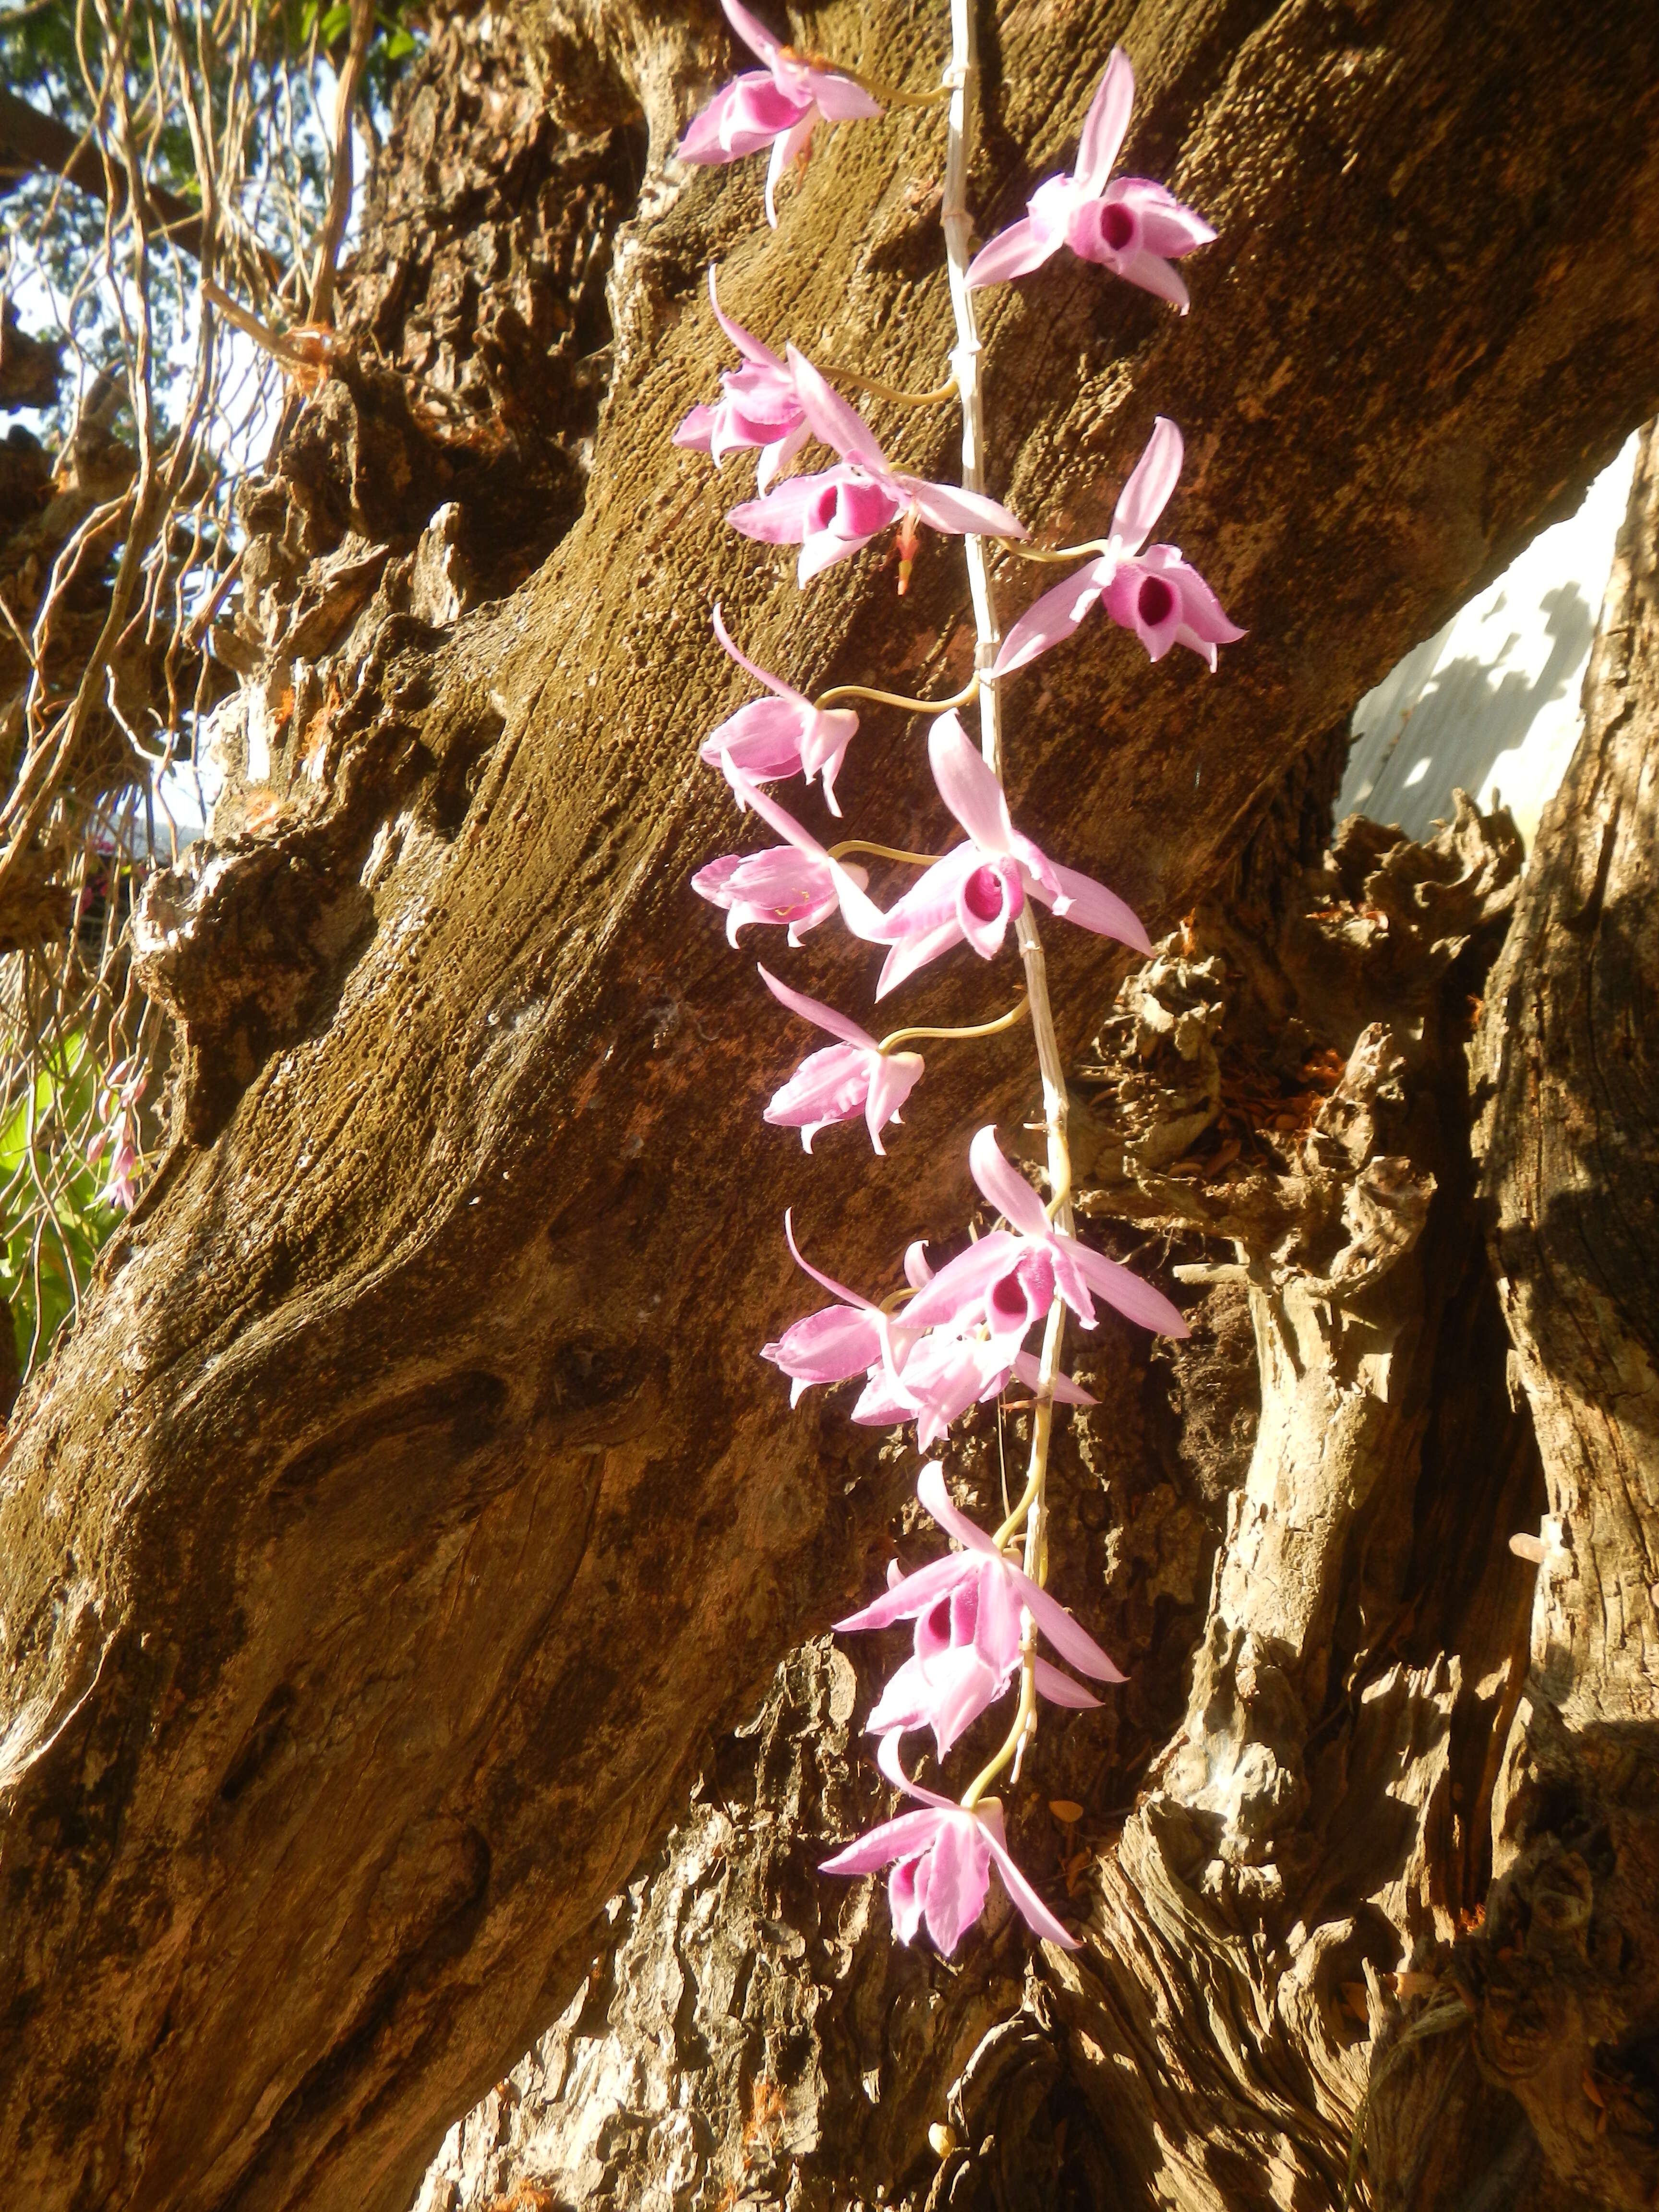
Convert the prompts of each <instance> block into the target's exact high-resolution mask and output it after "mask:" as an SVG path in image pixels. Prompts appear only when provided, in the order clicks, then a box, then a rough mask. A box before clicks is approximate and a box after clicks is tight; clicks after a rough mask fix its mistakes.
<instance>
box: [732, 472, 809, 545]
mask: <svg viewBox="0 0 1659 2212" xmlns="http://www.w3.org/2000/svg"><path fill="white" fill-rule="evenodd" d="M835 490H836V479H835V473H834V471H832V470H829V469H819V470H817V471H814V472H813V473H812V474H811V475H809V476H804V477H789V478H788V479H787V481H786V482H785V483H781V484H775V485H774V486H773V488H772V489H771V490H770V491H769V492H768V493H767V495H766V496H765V498H764V499H749V500H744V502H743V503H742V505H741V506H739V507H733V508H732V511H731V513H729V514H728V515H727V516H726V520H727V522H728V523H730V525H731V526H732V529H733V530H739V531H741V532H743V535H744V537H745V538H758V539H759V540H760V542H761V543H762V544H763V545H798V544H799V543H800V541H801V539H802V538H804V537H805V535H807V533H808V532H811V531H813V530H818V529H822V527H823V524H822V522H821V521H820V520H819V510H820V508H821V507H823V505H824V504H825V502H826V501H828V500H830V499H833V497H834V495H835Z"/></svg>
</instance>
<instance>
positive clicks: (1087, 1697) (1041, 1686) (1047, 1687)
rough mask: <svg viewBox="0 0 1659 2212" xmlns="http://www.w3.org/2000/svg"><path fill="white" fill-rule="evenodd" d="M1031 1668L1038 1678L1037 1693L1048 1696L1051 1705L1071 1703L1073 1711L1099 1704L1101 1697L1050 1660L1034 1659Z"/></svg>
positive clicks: (1085, 1709) (1121, 1677) (1083, 1710)
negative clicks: (1062, 1672) (1075, 1680)
mask: <svg viewBox="0 0 1659 2212" xmlns="http://www.w3.org/2000/svg"><path fill="white" fill-rule="evenodd" d="M1031 1668H1032V1672H1033V1674H1035V1676H1036V1689H1037V1695H1038V1696H1039V1697H1040V1698H1047V1699H1048V1703H1049V1704H1050V1705H1069V1706H1070V1707H1071V1709H1072V1711H1073V1712H1085V1711H1087V1710H1088V1708H1089V1707H1090V1706H1091V1705H1099V1703H1100V1699H1098V1698H1097V1697H1096V1696H1095V1695H1094V1694H1093V1692H1091V1691H1089V1690H1085V1688H1084V1686H1083V1685H1082V1683H1081V1682H1074V1681H1073V1680H1072V1678H1071V1676H1070V1675H1069V1674H1061V1673H1060V1669H1059V1668H1058V1667H1055V1666H1052V1665H1051V1664H1050V1663H1049V1662H1048V1660H1046V1659H1033V1661H1032V1662H1031ZM1118 1679H1119V1680H1120V1681H1121V1680H1124V1679H1125V1678H1124V1677H1123V1676H1121V1675H1120V1676H1119V1677H1118Z"/></svg>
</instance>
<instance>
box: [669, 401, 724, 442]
mask: <svg viewBox="0 0 1659 2212" xmlns="http://www.w3.org/2000/svg"><path fill="white" fill-rule="evenodd" d="M713 437H714V409H713V408H712V407H694V408H693V409H692V410H691V412H690V414H689V415H688V416H686V418H685V420H684V422H682V423H681V424H680V427H679V428H678V430H676V431H675V432H674V433H673V435H671V438H670V440H669V443H670V444H671V445H674V446H679V447H683V448H684V450H685V451H686V452H687V453H708V451H709V447H710V441H712V439H713Z"/></svg>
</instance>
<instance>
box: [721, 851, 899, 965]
mask: <svg viewBox="0 0 1659 2212" xmlns="http://www.w3.org/2000/svg"><path fill="white" fill-rule="evenodd" d="M830 866H836V867H837V868H841V864H840V863H839V862H835V863H830V862H829V861H826V862H825V865H824V866H823V868H817V867H814V866H812V865H811V862H810V861H808V860H806V859H805V856H804V855H803V854H801V853H799V852H798V851H797V850H796V848H794V847H793V845H770V846H769V847H768V848H767V849H766V850H765V851H764V852H763V853H726V854H723V855H722V856H721V858H720V859H719V860H710V861H709V863H708V866H707V867H703V868H699V869H698V870H697V872H696V875H695V876H693V877H692V878H691V888H692V890H694V891H696V894H697V896H698V897H699V898H706V899H707V900H708V902H709V904H710V905H711V906H718V907H724V908H725V909H726V941H727V943H728V944H731V945H735V944H736V943H737V941H738V931H739V930H740V929H741V928H742V927H743V926H744V923H745V922H750V921H764V922H780V923H781V922H787V923H788V925H789V942H790V943H791V944H792V945H799V943H800V941H801V939H802V938H803V937H805V934H806V933H807V931H808V930H809V929H816V928H817V926H818V924H819V923H820V922H821V921H828V920H829V916H830V915H832V914H833V913H834V912H835V911H836V902H837V901H838V900H839V899H840V897H841V896H842V886H841V885H840V884H839V883H837V882H836V881H834V880H832V878H831V877H830V875H829V867H830ZM841 872H842V873H843V874H845V875H848V876H852V877H854V878H856V877H860V876H862V875H863V873H864V871H863V869H862V868H859V867H847V868H842V869H841Z"/></svg>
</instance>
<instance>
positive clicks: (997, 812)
mask: <svg viewBox="0 0 1659 2212" xmlns="http://www.w3.org/2000/svg"><path fill="white" fill-rule="evenodd" d="M927 759H928V763H929V765H930V766H931V768H932V769H933V781H934V783H935V784H936V785H937V786H938V787H939V797H940V798H941V799H943V800H944V801H945V805H947V806H948V807H949V808H950V810H951V813H952V814H954V815H955V816H956V817H957V821H958V822H959V823H961V824H962V826H963V829H965V830H966V831H967V832H968V835H969V836H970V837H971V838H972V839H973V841H974V842H975V845H977V846H978V847H979V849H980V850H981V853H998V854H1001V853H1010V852H1012V849H1013V839H1014V825H1013V823H1012V819H1011V818H1010V816H1009V813H1008V799H1007V795H1006V793H1005V792H1004V790H1003V788H1002V786H1001V784H1000V782H999V781H998V780H997V775H996V770H995V769H993V768H992V767H991V766H990V765H989V764H988V763H987V761H986V760H985V758H984V757H983V755H982V754H981V752H980V750H979V748H978V746H977V745H975V744H970V743H969V738H968V735H967V732H965V731H964V730H963V726H962V724H961V722H960V721H959V720H957V716H956V714H955V712H954V711H952V712H951V713H950V714H940V715H939V716H937V717H936V718H935V720H934V722H933V728H932V729H931V730H930V731H929V732H927Z"/></svg>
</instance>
